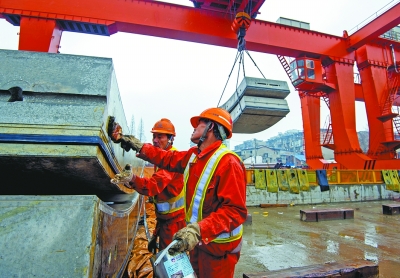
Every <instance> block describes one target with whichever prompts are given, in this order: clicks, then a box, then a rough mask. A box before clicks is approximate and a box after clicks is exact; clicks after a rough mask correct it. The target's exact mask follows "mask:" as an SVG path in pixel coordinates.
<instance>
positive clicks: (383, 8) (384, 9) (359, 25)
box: [347, 0, 400, 35]
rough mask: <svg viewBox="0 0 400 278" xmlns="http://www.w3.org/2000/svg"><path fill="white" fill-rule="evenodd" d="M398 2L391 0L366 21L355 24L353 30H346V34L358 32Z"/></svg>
mask: <svg viewBox="0 0 400 278" xmlns="http://www.w3.org/2000/svg"><path fill="white" fill-rule="evenodd" d="M399 2H400V0H393V1H391V2H389V3H388V4H386V5H385V6H383V7H382V8H381V9H379V10H378V11H377V12H375V13H374V14H372V15H370V16H369V17H367V18H366V19H364V20H363V21H362V22H360V23H359V24H357V25H356V26H354V27H353V28H351V29H350V30H348V32H347V33H348V34H349V35H351V34H353V33H355V32H357V31H358V30H360V29H361V28H362V27H364V26H365V25H367V24H368V23H370V22H371V21H373V20H374V19H375V18H377V17H378V16H380V15H382V14H383V13H384V12H386V11H388V10H389V9H390V8H392V7H394V6H395V5H397V4H398V3H399Z"/></svg>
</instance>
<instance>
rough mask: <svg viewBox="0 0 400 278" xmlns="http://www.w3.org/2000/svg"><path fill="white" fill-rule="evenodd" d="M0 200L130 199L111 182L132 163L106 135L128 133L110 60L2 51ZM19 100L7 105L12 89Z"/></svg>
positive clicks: (132, 154)
mask: <svg viewBox="0 0 400 278" xmlns="http://www.w3.org/2000/svg"><path fill="white" fill-rule="evenodd" d="M0 60H1V63H0V111H1V113H0V174H2V176H3V177H4V179H5V180H3V181H4V183H5V184H6V185H5V186H2V187H1V189H0V194H97V195H101V193H102V192H110V193H132V192H133V190H130V189H127V188H125V187H123V186H122V187H121V186H115V185H112V184H111V183H110V177H113V176H114V175H115V173H118V172H120V171H121V169H122V168H123V166H124V165H125V164H126V163H128V162H132V160H133V159H134V157H135V156H134V152H132V151H131V152H129V153H126V152H124V151H123V150H122V149H121V148H120V147H119V145H117V144H114V143H112V142H111V141H110V140H109V138H108V136H107V132H106V122H107V118H108V116H110V115H112V116H115V117H116V120H117V121H118V122H119V123H120V124H121V126H122V127H123V130H124V131H125V132H129V130H128V126H127V121H126V118H125V114H124V110H123V106H122V102H121V98H120V94H119V90H118V85H117V80H116V76H115V72H114V68H113V63H112V60H111V59H108V58H98V57H85V56H76V55H65V54H52V53H38V52H29V51H12V50H0ZM15 86H19V87H21V88H22V89H23V94H22V95H23V100H22V101H15V102H9V99H10V96H11V95H10V92H9V90H8V89H9V88H11V87H15Z"/></svg>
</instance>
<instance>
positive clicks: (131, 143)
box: [106, 116, 143, 152]
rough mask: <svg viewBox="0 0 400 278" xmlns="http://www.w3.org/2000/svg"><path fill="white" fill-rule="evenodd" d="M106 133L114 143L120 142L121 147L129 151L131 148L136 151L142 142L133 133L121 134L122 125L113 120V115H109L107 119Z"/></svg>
mask: <svg viewBox="0 0 400 278" xmlns="http://www.w3.org/2000/svg"><path fill="white" fill-rule="evenodd" d="M106 128H107V134H108V136H110V138H111V141H113V142H114V143H121V148H123V149H124V150H125V151H127V152H129V151H130V150H131V149H132V150H134V151H136V152H138V151H140V149H141V148H142V146H143V143H142V142H140V140H139V139H137V138H135V136H133V135H123V134H122V127H121V126H120V125H119V123H117V122H116V121H115V117H113V116H109V117H108V119H107V126H106Z"/></svg>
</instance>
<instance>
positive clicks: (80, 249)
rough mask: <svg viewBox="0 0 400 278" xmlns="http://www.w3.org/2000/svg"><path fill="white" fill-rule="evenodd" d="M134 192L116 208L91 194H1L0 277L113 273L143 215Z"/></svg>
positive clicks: (126, 253) (116, 269) (75, 275)
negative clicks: (139, 213) (139, 214)
mask: <svg viewBox="0 0 400 278" xmlns="http://www.w3.org/2000/svg"><path fill="white" fill-rule="evenodd" d="M132 195H133V196H132V198H131V201H130V202H129V203H126V204H125V206H122V205H119V207H118V208H115V207H114V208H113V207H111V206H108V205H107V204H106V203H104V202H102V201H101V200H100V199H98V198H97V197H96V196H93V195H86V196H72V195H64V196H27V195H25V196H22V195H20V196H4V195H0V227H1V228H0V250H1V259H0V277H106V276H110V277H111V276H113V277H114V276H115V275H116V273H117V272H119V271H120V269H121V267H122V266H123V262H124V260H125V259H126V258H127V257H128V258H129V256H130V253H129V250H128V246H129V244H130V243H131V242H132V241H133V240H134V238H135V235H136V231H137V227H138V225H137V223H138V220H139V218H140V217H138V212H139V210H138V207H139V204H138V203H139V201H138V194H137V193H136V194H132Z"/></svg>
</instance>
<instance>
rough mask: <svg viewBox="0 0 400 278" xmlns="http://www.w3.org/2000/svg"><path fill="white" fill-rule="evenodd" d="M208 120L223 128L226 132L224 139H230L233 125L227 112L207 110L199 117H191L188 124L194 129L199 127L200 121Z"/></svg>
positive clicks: (214, 109)
mask: <svg viewBox="0 0 400 278" xmlns="http://www.w3.org/2000/svg"><path fill="white" fill-rule="evenodd" d="M202 118H203V119H209V120H211V121H214V122H216V123H219V124H220V125H222V126H223V127H225V129H226V131H227V133H228V134H227V136H226V138H228V139H229V138H231V137H232V129H233V123H232V118H231V114H229V112H228V111H226V110H225V109H222V108H208V109H206V110H204V111H203V112H201V114H200V115H199V116H195V117H192V118H191V119H190V123H191V124H192V126H193V127H194V128H196V127H197V126H198V125H199V120H200V119H202Z"/></svg>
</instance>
